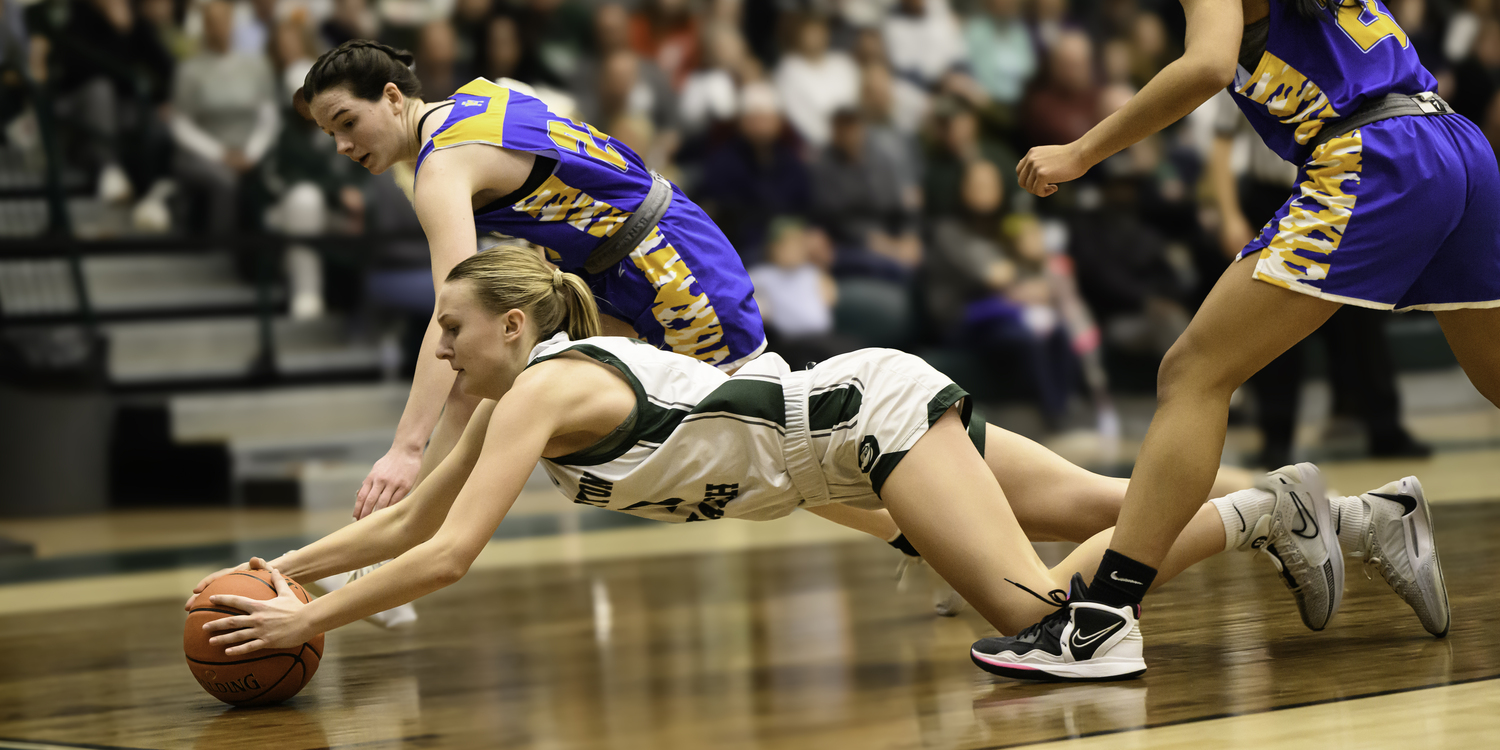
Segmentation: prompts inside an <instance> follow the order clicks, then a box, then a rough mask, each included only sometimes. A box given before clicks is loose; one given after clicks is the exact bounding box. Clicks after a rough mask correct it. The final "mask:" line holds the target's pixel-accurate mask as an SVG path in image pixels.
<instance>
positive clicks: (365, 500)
mask: <svg viewBox="0 0 1500 750" xmlns="http://www.w3.org/2000/svg"><path fill="white" fill-rule="evenodd" d="M384 490H385V483H384V482H382V481H379V480H376V481H374V482H371V483H370V491H369V492H366V493H364V495H362V496H361V497H360V498H359V502H358V503H355V505H354V518H355V519H356V520H358V519H361V518H364V517H365V516H368V515H370V513H372V512H374V510H375V501H376V499H378V498H379V497H380V493H381V492H382V491H384Z"/></svg>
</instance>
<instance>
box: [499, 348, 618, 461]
mask: <svg viewBox="0 0 1500 750" xmlns="http://www.w3.org/2000/svg"><path fill="white" fill-rule="evenodd" d="M506 398H507V399H513V400H515V401H516V402H518V403H522V404H528V405H530V408H533V409H536V410H538V411H539V412H542V411H545V412H546V413H547V414H548V415H549V417H550V418H551V419H554V420H556V424H557V428H556V429H555V430H554V431H553V436H554V437H553V440H552V441H551V442H549V443H548V454H549V455H560V454H562V453H569V452H573V451H576V450H581V449H583V448H586V447H588V446H590V445H592V444H593V443H595V442H597V441H598V440H599V439H601V438H603V437H604V436H606V435H608V434H609V433H610V432H612V431H614V429H615V428H616V427H619V426H620V424H621V423H622V422H624V421H625V420H626V419H628V418H629V417H630V413H631V411H632V410H634V409H635V407H636V395H635V389H634V388H633V387H632V386H631V384H630V382H629V381H627V380H626V379H625V377H624V376H623V375H622V374H621V373H620V371H619V370H616V369H615V368H614V367H611V366H610V365H606V364H604V363H602V362H599V361H597V360H593V359H589V358H588V357H586V356H584V355H581V354H575V353H572V352H564V353H563V354H561V355H560V356H557V357H553V358H551V359H548V360H547V361H545V362H540V363H537V364H535V365H532V366H531V367H528V368H526V370H525V371H523V372H522V373H521V374H520V375H519V376H517V377H516V382H515V385H514V386H512V387H511V390H510V392H509V393H507V394H506Z"/></svg>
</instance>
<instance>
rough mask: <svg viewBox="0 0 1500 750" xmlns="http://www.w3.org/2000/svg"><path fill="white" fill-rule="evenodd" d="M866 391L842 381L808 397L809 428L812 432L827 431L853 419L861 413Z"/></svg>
mask: <svg viewBox="0 0 1500 750" xmlns="http://www.w3.org/2000/svg"><path fill="white" fill-rule="evenodd" d="M864 397H865V396H864V393H862V392H860V390H859V388H857V387H856V386H855V385H854V384H853V383H840V384H838V385H836V386H834V387H832V388H829V389H828V390H826V391H821V392H819V393H814V394H812V395H810V396H808V397H807V413H808V419H807V428H808V430H810V431H812V432H826V431H829V430H832V429H833V428H834V427H837V426H838V425H841V424H844V423H845V422H850V421H852V420H853V419H854V418H855V417H856V416H858V415H859V406H860V404H861V403H862V402H863V401H864Z"/></svg>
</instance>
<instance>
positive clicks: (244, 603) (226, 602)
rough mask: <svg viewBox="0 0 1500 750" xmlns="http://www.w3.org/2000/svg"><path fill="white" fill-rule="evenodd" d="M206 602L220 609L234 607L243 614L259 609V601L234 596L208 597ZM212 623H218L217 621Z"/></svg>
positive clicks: (218, 595)
mask: <svg viewBox="0 0 1500 750" xmlns="http://www.w3.org/2000/svg"><path fill="white" fill-rule="evenodd" d="M208 601H209V602H210V603H211V604H215V605H218V606H220V607H234V608H235V609H238V610H241V611H244V612H254V611H256V610H258V609H260V607H261V601H260V600H259V599H251V598H249V597H247V596H235V595H234V594H215V595H213V596H210V597H209V598H208ZM214 622H218V620H215V621H214Z"/></svg>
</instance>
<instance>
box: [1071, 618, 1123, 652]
mask: <svg viewBox="0 0 1500 750" xmlns="http://www.w3.org/2000/svg"><path fill="white" fill-rule="evenodd" d="M1124 624H1125V623H1123V622H1117V623H1115V624H1113V625H1111V626H1109V627H1107V628H1105V629H1103V630H1101V631H1099V632H1097V633H1091V634H1089V636H1088V637H1086V638H1079V637H1078V631H1076V630H1075V631H1073V639H1072V643H1070V644H1069V645H1071V646H1072V647H1073V648H1088V647H1089V646H1091V645H1093V643H1094V642H1095V641H1097V640H1099V639H1100V638H1103V637H1104V636H1107V635H1109V634H1110V633H1113V632H1115V631H1116V630H1119V629H1120V626H1121V625H1124Z"/></svg>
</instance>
